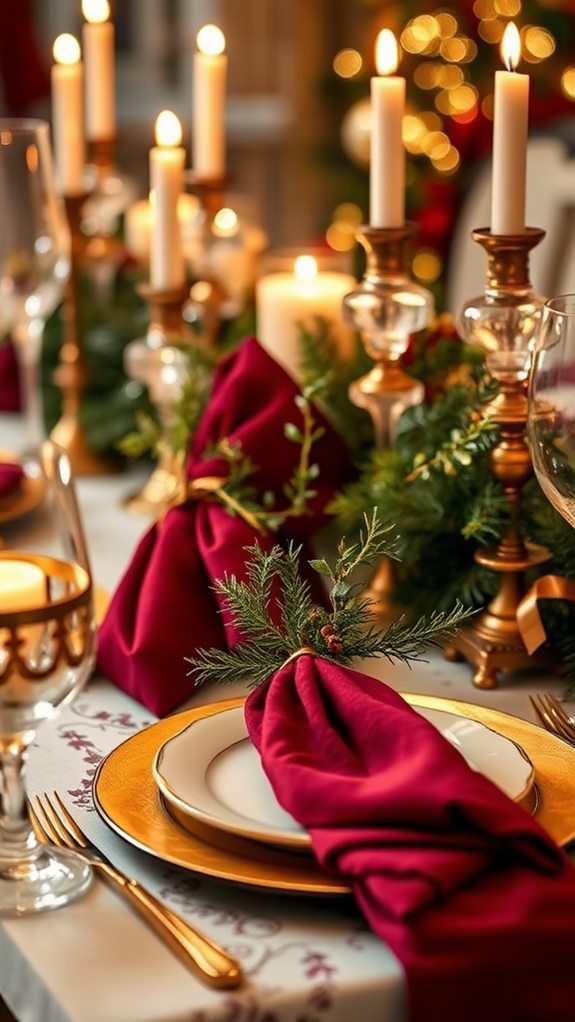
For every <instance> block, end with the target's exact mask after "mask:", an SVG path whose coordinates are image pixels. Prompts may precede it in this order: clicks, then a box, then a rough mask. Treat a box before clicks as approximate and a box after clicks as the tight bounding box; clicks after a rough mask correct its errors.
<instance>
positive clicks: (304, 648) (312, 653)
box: [278, 646, 320, 671]
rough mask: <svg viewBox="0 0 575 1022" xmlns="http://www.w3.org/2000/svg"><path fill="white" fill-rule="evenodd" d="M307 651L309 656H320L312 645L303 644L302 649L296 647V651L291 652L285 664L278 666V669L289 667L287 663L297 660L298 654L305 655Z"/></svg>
mask: <svg viewBox="0 0 575 1022" xmlns="http://www.w3.org/2000/svg"><path fill="white" fill-rule="evenodd" d="M306 653H307V654H309V656H320V654H319V653H318V652H317V650H315V649H312V647H311V646H301V648H300V649H296V651H295V653H290V655H289V656H288V658H287V660H284V662H283V664H281V666H280V667H278V671H281V669H282V667H287V665H288V664H291V662H292V660H296V659H297V657H298V656H303V655H304V654H306Z"/></svg>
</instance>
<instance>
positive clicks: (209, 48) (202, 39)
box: [196, 25, 226, 57]
mask: <svg viewBox="0 0 575 1022" xmlns="http://www.w3.org/2000/svg"><path fill="white" fill-rule="evenodd" d="M196 42H197V44H198V50H199V51H200V52H201V53H205V54H207V55H208V56H210V57H217V56H218V54H219V53H223V52H224V50H225V48H226V37H225V35H224V33H223V32H222V30H221V28H218V26H217V25H204V26H203V27H202V28H201V29H200V31H199V32H198V34H197V36H196Z"/></svg>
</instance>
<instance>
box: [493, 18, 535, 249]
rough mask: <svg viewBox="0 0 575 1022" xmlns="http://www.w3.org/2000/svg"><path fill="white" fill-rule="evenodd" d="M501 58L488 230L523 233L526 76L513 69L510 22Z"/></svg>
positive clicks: (515, 52)
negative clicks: (502, 66)
mask: <svg viewBox="0 0 575 1022" xmlns="http://www.w3.org/2000/svg"><path fill="white" fill-rule="evenodd" d="M501 56H502V58H503V62H504V63H505V65H506V66H507V68H508V70H507V71H496V72H495V106H494V111H493V184H492V190H491V231H492V233H493V234H524V232H525V179H526V174H527V132H528V121H529V76H528V75H524V74H518V72H517V71H516V70H515V68H516V67H517V65H518V63H519V59H520V57H521V39H520V36H519V32H518V30H517V26H516V25H515V24H514V23H513V22H512V21H510V22H509V24H508V25H507V28H506V29H505V32H504V33H503V39H502V41H501Z"/></svg>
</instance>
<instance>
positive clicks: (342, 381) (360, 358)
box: [300, 316, 372, 453]
mask: <svg viewBox="0 0 575 1022" xmlns="http://www.w3.org/2000/svg"><path fill="white" fill-rule="evenodd" d="M300 361H301V373H302V387H303V389H304V390H305V391H312V392H313V394H314V397H315V400H316V401H317V402H318V404H319V405H320V406H321V407H322V409H323V411H324V412H325V414H326V417H327V418H328V419H329V421H330V422H331V424H332V425H333V426H334V428H335V429H336V430H337V432H338V433H339V434H340V436H342V437H343V439H344V440H345V441H346V443H347V445H348V447H349V448H350V450H351V451H352V452H354V453H357V452H358V451H359V450H361V449H362V447H365V446H367V444H368V443H369V441H370V439H371V436H372V426H371V420H370V418H369V416H368V414H367V413H366V412H364V411H362V410H361V409H359V408H356V407H355V405H352V404H351V402H350V400H349V397H348V390H349V385H350V383H351V382H352V381H353V380H355V379H357V377H358V376H362V375H363V374H364V373H366V372H367V371H368V370H369V369H370V368H371V365H372V363H371V362H370V360H369V359H368V357H367V355H366V354H365V350H364V347H363V344H361V343H360V341H359V339H358V338H357V337H355V347H354V353H353V358H352V359H351V360H348V361H346V360H344V359H342V357H341V355H340V352H339V349H338V346H337V344H336V342H335V340H334V338H333V336H332V334H331V332H330V326H329V323H328V322H327V320H325V319H323V318H322V317H321V316H318V317H316V318H315V320H314V323H313V326H310V325H305V324H300Z"/></svg>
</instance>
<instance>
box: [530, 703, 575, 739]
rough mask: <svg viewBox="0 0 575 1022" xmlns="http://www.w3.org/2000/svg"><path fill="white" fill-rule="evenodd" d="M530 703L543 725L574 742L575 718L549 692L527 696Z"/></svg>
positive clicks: (555, 733) (560, 736)
mask: <svg viewBox="0 0 575 1022" xmlns="http://www.w3.org/2000/svg"><path fill="white" fill-rule="evenodd" d="M529 699H530V701H531V705H532V707H533V709H534V710H535V713H536V714H537V717H538V719H539V720H540V722H541V723H542V724H543V727H544V728H545V729H546V730H547V731H550V732H551V733H552V734H554V735H557V736H558V737H559V738H564V739H565V740H566V741H567V742H575V720H573V718H572V717H570V716H569V714H568V713H567V711H566V710H565V708H564V707H563V706H562V705H561V703H560V702H559V700H558V699H556V698H555V696H553V695H551V693H550V692H547V693H546V694H542V695H539V696H537V695H535V696H529Z"/></svg>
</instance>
